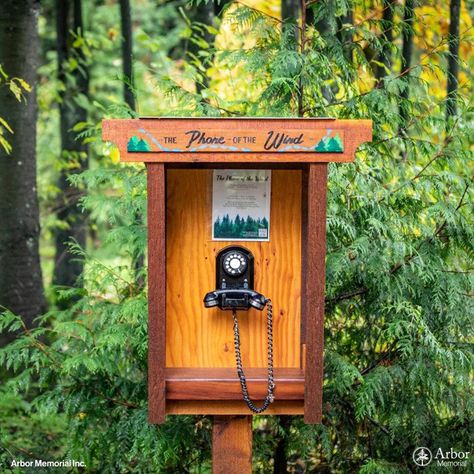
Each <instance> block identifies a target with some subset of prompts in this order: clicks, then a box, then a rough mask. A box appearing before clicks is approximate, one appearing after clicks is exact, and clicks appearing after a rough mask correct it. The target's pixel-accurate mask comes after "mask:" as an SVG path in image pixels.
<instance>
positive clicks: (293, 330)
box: [166, 169, 301, 367]
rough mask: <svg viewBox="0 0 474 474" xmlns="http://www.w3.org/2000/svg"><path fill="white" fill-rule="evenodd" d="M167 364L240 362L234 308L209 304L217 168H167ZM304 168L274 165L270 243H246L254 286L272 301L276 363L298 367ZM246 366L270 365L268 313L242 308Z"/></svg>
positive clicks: (230, 364) (222, 244) (215, 245)
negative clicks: (214, 172) (251, 257)
mask: <svg viewBox="0 0 474 474" xmlns="http://www.w3.org/2000/svg"><path fill="white" fill-rule="evenodd" d="M167 176H168V178H167V199H168V206H167V269H166V271H167V298H166V301H167V303H166V304H167V325H166V365H167V367H235V358H234V345H233V330H232V318H231V314H230V312H229V311H225V312H224V311H221V310H219V309H217V308H213V309H206V308H204V305H203V302H202V299H203V297H204V295H205V294H206V293H207V292H208V291H211V290H214V289H215V256H216V254H217V253H218V252H219V250H220V249H222V248H223V247H226V246H227V245H230V244H232V243H234V244H235V242H220V241H212V240H211V225H212V224H211V221H212V217H211V212H212V170H202V169H186V170H171V169H170V170H168V172H167ZM300 236H301V171H300V170H273V171H272V201H271V217H270V242H240V243H238V244H242V245H243V246H244V247H246V248H248V249H249V250H251V251H252V253H253V254H254V257H255V289H256V290H257V291H258V292H260V293H263V294H264V295H265V296H267V297H270V298H271V299H272V301H273V305H274V362H275V367H300V363H301V361H300V313H301V311H300V303H301V297H300V295H301V237H300ZM239 322H240V328H241V341H242V358H243V364H244V367H266V365H267V352H266V343H267V336H266V315H265V310H264V311H263V312H260V311H257V310H255V309H251V310H249V311H241V312H239Z"/></svg>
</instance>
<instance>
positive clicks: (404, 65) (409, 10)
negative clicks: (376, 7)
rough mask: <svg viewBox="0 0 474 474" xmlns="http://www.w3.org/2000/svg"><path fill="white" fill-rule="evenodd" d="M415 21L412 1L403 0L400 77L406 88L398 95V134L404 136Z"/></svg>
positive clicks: (407, 111)
mask: <svg viewBox="0 0 474 474" xmlns="http://www.w3.org/2000/svg"><path fill="white" fill-rule="evenodd" d="M414 19H415V12H414V0H405V8H404V14H403V23H404V25H403V33H402V40H403V45H402V58H401V67H400V75H401V76H402V77H403V78H404V79H405V82H406V87H405V88H404V89H403V90H402V92H401V93H400V133H401V134H404V133H405V131H406V127H407V124H408V120H409V108H408V104H407V101H408V97H409V95H410V90H409V88H408V77H409V70H410V67H411V56H412V51H413V21H414Z"/></svg>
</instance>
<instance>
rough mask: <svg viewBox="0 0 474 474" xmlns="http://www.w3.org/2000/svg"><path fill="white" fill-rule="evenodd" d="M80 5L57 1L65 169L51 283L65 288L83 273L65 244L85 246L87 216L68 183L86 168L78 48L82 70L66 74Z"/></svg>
mask: <svg viewBox="0 0 474 474" xmlns="http://www.w3.org/2000/svg"><path fill="white" fill-rule="evenodd" d="M81 6H82V5H81V0H56V13H57V21H56V26H57V51H58V77H59V80H60V81H61V82H62V83H63V84H64V86H65V90H64V91H63V92H61V103H60V106H59V113H60V131H61V150H62V153H61V155H62V162H63V163H65V164H66V166H63V169H62V170H61V174H60V177H59V182H58V187H59V189H60V191H61V195H60V201H59V202H58V207H59V211H58V213H57V215H58V219H59V220H60V221H61V222H62V223H63V226H61V228H59V229H58V230H57V232H56V236H55V240H56V255H55V267H54V274H53V283H54V284H56V285H64V286H76V285H80V281H79V277H80V276H81V274H82V271H83V263H82V261H81V260H80V259H78V258H77V256H74V255H72V254H71V253H70V252H69V247H68V244H69V243H70V242H72V241H75V242H77V243H78V244H79V245H80V246H81V247H85V244H86V215H85V214H84V213H83V212H82V210H81V209H80V208H79V205H78V202H79V199H80V198H81V196H82V191H81V190H80V189H78V188H77V187H75V186H73V185H71V184H70V183H69V182H68V180H67V177H68V176H69V175H70V174H71V173H80V172H82V171H84V170H85V169H87V166H88V161H87V146H86V145H84V144H82V142H81V140H80V139H76V132H74V131H73V130H72V128H73V127H74V125H76V124H77V123H78V122H85V121H86V120H87V111H86V110H85V109H83V108H82V107H80V106H79V105H77V104H76V103H75V102H74V97H76V96H77V95H78V94H83V95H85V96H87V93H88V89H89V77H88V73H87V66H86V63H85V58H84V56H83V54H82V52H81V49H80V48H77V49H76V50H75V58H76V59H77V60H78V61H79V63H80V66H81V68H76V69H74V70H73V71H72V73H71V76H72V80H71V79H69V78H67V77H66V74H65V67H66V62H67V61H68V60H69V59H70V58H71V56H72V42H73V41H74V39H75V38H74V36H73V35H72V34H71V31H73V32H74V33H76V34H80V35H81V36H83V35H84V27H83V21H82V9H81ZM72 163H75V167H74V168H73V169H72V170H68V169H67V168H68V166H67V165H70V164H72Z"/></svg>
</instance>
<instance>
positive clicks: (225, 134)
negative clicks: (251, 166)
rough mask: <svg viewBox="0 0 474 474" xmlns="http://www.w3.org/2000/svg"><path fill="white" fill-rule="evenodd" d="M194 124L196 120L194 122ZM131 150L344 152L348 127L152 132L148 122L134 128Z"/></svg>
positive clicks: (145, 151)
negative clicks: (344, 129) (301, 129)
mask: <svg viewBox="0 0 474 474" xmlns="http://www.w3.org/2000/svg"><path fill="white" fill-rule="evenodd" d="M191 125H192V124H191ZM130 133H131V136H130V138H129V140H128V142H127V151H128V152H129V153H140V152H141V153H202V152H212V151H215V152H219V151H220V152H226V153H251V152H254V153H257V152H259V153H307V152H315V151H316V152H318V153H342V152H343V151H344V131H343V130H333V129H332V128H327V129H314V130H308V131H300V130H296V131H295V132H293V133H288V132H286V131H283V130H282V129H278V128H277V127H272V126H268V127H267V128H266V129H263V130H262V129H261V130H255V131H250V130H242V129H237V130H222V129H220V130H219V129H198V128H190V129H189V130H179V131H176V132H169V131H166V132H163V131H157V132H154V133H153V132H150V131H149V130H148V129H147V127H146V126H140V127H137V128H136V129H135V130H132V131H131V132H130Z"/></svg>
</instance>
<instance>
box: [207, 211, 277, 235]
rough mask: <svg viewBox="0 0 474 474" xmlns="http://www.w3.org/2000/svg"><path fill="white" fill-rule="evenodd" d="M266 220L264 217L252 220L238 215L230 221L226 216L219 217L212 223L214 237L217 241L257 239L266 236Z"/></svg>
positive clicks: (227, 215)
mask: <svg viewBox="0 0 474 474" xmlns="http://www.w3.org/2000/svg"><path fill="white" fill-rule="evenodd" d="M268 227H269V226H268V220H267V218H266V217H263V218H262V219H261V218H257V219H254V218H253V217H250V216H247V218H243V217H240V216H239V214H237V215H236V216H235V219H231V218H230V217H229V214H226V215H225V216H224V217H223V218H222V219H221V218H220V217H218V218H217V220H216V221H215V222H214V237H215V238H218V239H225V238H228V239H233V238H240V239H258V238H266V237H267V236H268V230H269V228H268Z"/></svg>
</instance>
